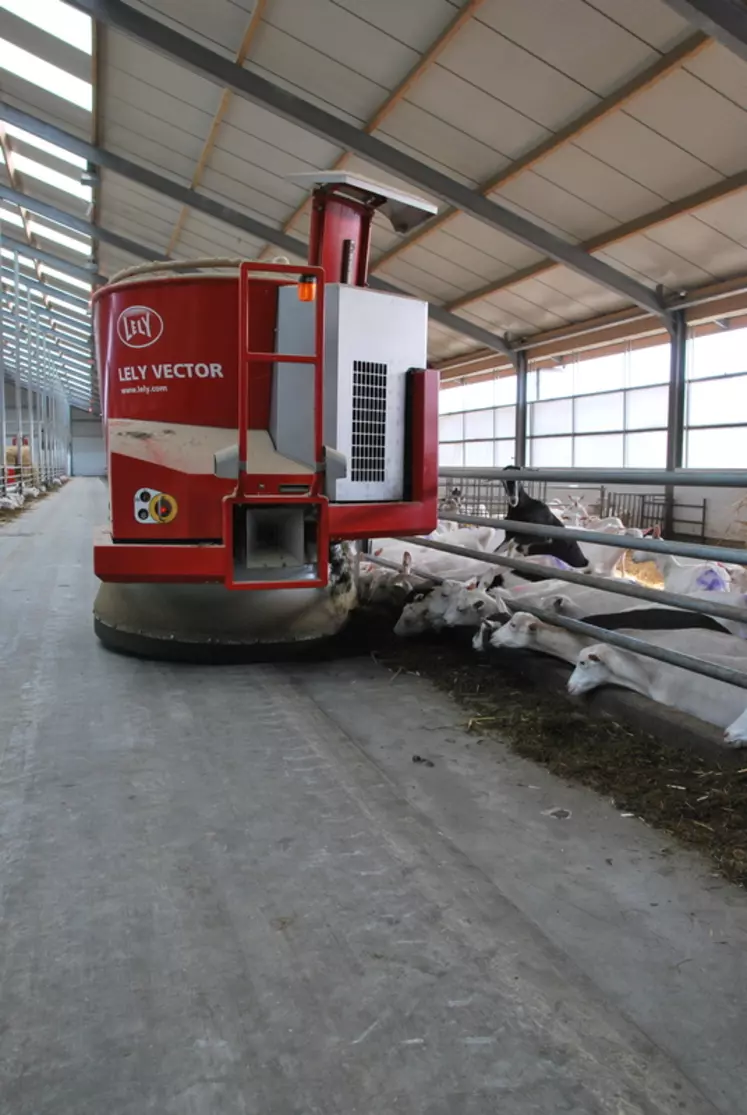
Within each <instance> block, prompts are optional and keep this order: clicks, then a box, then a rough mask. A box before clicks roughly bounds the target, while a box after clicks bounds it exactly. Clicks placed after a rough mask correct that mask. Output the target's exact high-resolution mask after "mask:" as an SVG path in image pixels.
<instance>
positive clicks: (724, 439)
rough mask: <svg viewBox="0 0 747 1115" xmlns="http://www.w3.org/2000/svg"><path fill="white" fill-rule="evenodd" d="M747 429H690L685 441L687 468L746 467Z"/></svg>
mask: <svg viewBox="0 0 747 1115" xmlns="http://www.w3.org/2000/svg"><path fill="white" fill-rule="evenodd" d="M745 465H747V430H745V429H744V428H740V427H734V428H732V429H730V430H729V429H726V430H723V429H722V430H690V431H689V432H688V434H687V436H686V442H685V467H686V468H744V467H745Z"/></svg>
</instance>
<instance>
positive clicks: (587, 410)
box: [576, 391, 625, 434]
mask: <svg viewBox="0 0 747 1115" xmlns="http://www.w3.org/2000/svg"><path fill="white" fill-rule="evenodd" d="M624 425H625V408H624V396H623V393H622V391H618V392H615V393H614V394H611V395H586V396H584V397H583V398H579V399H576V433H580V434H582V433H586V432H589V433H594V432H596V431H597V430H622V428H623V426H624Z"/></svg>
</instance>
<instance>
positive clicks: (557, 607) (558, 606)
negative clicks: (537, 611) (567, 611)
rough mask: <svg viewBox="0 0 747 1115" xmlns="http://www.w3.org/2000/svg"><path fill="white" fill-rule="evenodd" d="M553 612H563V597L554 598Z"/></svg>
mask: <svg viewBox="0 0 747 1115" xmlns="http://www.w3.org/2000/svg"><path fill="white" fill-rule="evenodd" d="M552 610H553V611H554V612H562V611H563V597H562V596H555V597H553V602H552Z"/></svg>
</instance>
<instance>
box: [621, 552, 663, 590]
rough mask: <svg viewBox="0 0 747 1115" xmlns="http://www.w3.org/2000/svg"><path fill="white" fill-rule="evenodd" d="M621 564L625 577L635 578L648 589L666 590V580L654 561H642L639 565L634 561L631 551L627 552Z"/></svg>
mask: <svg viewBox="0 0 747 1115" xmlns="http://www.w3.org/2000/svg"><path fill="white" fill-rule="evenodd" d="M620 564H621V568H622V573H623V576H625V577H633V579H634V580H636V581H638V583H639V584H641V585H645V586H646V588H664V578H663V577H662V575H661V573H660V572H659V570H658V569H657V568H656V565H655V564H654V562H653V561H642V562H640V564H639V563H638V562H635V561H633V558H632V555H631V552H630V550H626V551H625V553H624V554H623V559H622V562H621V563H620Z"/></svg>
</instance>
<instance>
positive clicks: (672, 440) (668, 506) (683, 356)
mask: <svg viewBox="0 0 747 1115" xmlns="http://www.w3.org/2000/svg"><path fill="white" fill-rule="evenodd" d="M669 345H670V348H669V353H670V355H669V408H668V415H667V469H668V470H670V471H674V469H680V468H682V466H683V462H684V450H685V392H686V387H687V385H686V379H685V372H686V363H687V322H686V321H685V312H684V310H675V311H674V313H673V314H672V329H671V331H670V341H669ZM674 519H675V515H674V488H673V487H671V486H667V488H666V489H665V496H664V533H665V534H666V535H667V537H668V538H671V537H672V535H673V534H674Z"/></svg>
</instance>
